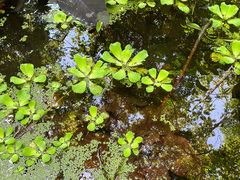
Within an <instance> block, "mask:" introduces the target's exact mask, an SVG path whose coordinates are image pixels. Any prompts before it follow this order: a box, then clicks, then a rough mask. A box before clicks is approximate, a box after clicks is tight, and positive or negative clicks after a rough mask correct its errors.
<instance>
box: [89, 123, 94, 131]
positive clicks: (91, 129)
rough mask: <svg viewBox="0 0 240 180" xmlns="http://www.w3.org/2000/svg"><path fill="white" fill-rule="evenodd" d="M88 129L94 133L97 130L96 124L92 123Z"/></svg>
mask: <svg viewBox="0 0 240 180" xmlns="http://www.w3.org/2000/svg"><path fill="white" fill-rule="evenodd" d="M87 129H88V130H89V131H94V130H95V124H94V123H90V124H89V125H88V126H87Z"/></svg>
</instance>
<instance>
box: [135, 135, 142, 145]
mask: <svg viewBox="0 0 240 180" xmlns="http://www.w3.org/2000/svg"><path fill="white" fill-rule="evenodd" d="M142 140H143V138H142V137H136V138H135V139H134V140H133V143H138V144H139V143H141V142H142Z"/></svg>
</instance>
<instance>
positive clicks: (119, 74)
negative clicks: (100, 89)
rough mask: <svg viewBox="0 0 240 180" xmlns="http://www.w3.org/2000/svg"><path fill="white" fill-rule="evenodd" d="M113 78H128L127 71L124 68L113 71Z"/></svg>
mask: <svg viewBox="0 0 240 180" xmlns="http://www.w3.org/2000/svg"><path fill="white" fill-rule="evenodd" d="M112 75H113V78H114V79H116V80H122V79H124V78H126V72H125V71H124V70H123V69H120V70H119V71H118V72H116V73H113V74H112Z"/></svg>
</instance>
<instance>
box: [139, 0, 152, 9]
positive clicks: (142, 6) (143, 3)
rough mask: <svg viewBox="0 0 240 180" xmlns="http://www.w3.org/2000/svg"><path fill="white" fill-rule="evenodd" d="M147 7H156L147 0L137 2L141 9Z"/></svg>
mask: <svg viewBox="0 0 240 180" xmlns="http://www.w3.org/2000/svg"><path fill="white" fill-rule="evenodd" d="M147 5H148V6H149V7H155V6H156V2H154V1H149V0H147V1H145V2H139V4H138V7H139V8H141V9H142V8H145V7H146V6H147Z"/></svg>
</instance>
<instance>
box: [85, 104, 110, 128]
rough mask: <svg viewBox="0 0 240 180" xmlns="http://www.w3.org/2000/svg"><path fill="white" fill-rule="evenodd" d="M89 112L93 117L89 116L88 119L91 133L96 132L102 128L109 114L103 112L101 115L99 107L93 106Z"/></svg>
mask: <svg viewBox="0 0 240 180" xmlns="http://www.w3.org/2000/svg"><path fill="white" fill-rule="evenodd" d="M89 112H90V115H91V116H88V117H87V118H86V119H87V120H89V121H90V123H89V124H88V126H87V129H88V130H89V131H95V130H97V129H98V128H100V127H102V126H101V124H102V123H103V122H104V119H106V118H108V117H109V116H108V114H107V113H105V112H103V113H101V114H98V113H97V107H96V106H91V107H90V108H89Z"/></svg>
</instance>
